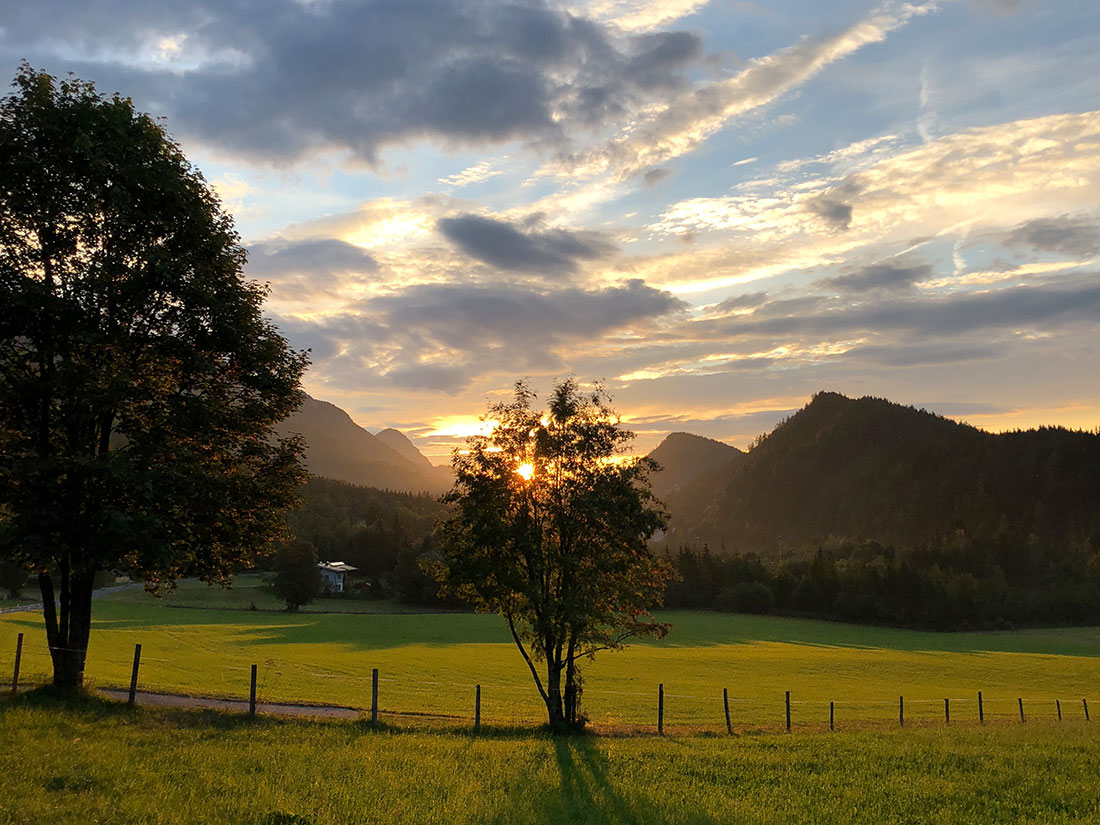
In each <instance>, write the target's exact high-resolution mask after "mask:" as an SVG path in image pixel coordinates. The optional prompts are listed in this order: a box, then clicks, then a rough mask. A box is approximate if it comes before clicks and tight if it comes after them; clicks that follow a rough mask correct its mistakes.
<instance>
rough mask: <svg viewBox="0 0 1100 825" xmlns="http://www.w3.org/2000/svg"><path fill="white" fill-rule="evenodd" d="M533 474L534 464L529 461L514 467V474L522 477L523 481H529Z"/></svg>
mask: <svg viewBox="0 0 1100 825" xmlns="http://www.w3.org/2000/svg"><path fill="white" fill-rule="evenodd" d="M534 474H535V465H534V464H531V463H530V462H525V463H523V464H520V465H519V466H518V467H516V475H518V476H519V477H520V478H522V479H523V480H524V481H530V480H531V476H533V475H534Z"/></svg>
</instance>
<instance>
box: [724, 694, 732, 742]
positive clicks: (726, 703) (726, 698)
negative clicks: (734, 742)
mask: <svg viewBox="0 0 1100 825" xmlns="http://www.w3.org/2000/svg"><path fill="white" fill-rule="evenodd" d="M722 705H723V707H725V709H726V733H733V725H732V724H731V723H730V694H729V691H728V690H727V689H726V688H722Z"/></svg>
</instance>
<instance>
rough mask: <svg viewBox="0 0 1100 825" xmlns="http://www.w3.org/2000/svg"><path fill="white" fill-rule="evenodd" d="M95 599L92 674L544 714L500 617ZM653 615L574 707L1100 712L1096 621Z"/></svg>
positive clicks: (605, 712)
mask: <svg viewBox="0 0 1100 825" xmlns="http://www.w3.org/2000/svg"><path fill="white" fill-rule="evenodd" d="M214 592H215V593H216V592H217V591H214ZM139 596H140V597H142V598H145V601H144V602H140V601H135V598H136V597H139ZM93 615H94V629H93V632H92V640H91V646H90V651H89V662H88V678H89V681H90V682H91V683H92V684H93V685H100V686H126V685H128V684H129V679H130V668H131V663H132V656H133V646H134V644H135V643H141V645H142V666H141V676H140V685H141V686H142V687H143V688H145V689H156V690H163V691H167V692H186V693H194V694H206V695H218V696H226V697H238V698H240V697H245V696H247V692H248V680H249V669H250V665H251V664H253V663H256V664H257V665H258V667H259V680H258V681H259V695H260V700H261V701H267V700H272V701H274V700H280V701H306V702H315V703H329V704H344V705H350V706H353V707H365V706H367V705H368V704H369V702H370V674H371V668H374V667H377V668H379V670H380V674H381V684H380V704H381V709H382V715H383V719H385V720H387V721H395V722H402V723H405V722H408V721H409V720H411V719H418V720H420V722H421V724H426V723H429V722H430V723H433V724H448V725H452V726H465V725H467V724H469V722H470V721H472V715H473V699H474V686H475V685H476V684H481V685H482V719H483V720H484V721H485V722H486V723H488V724H495V725H521V726H522V725H527V726H531V725H536V724H538V723H540V722H541V721H543V710H542V709H541V708H540V705H539V700H538V696H537V694H536V693H535V690H534V687H533V686H532V683H531V677H530V675H529V674H528V673H527V671H526V668H525V666H524V665H523V662H522V660H521V659H520V657H519V655H518V654H517V653H516V651H515V648H514V646H513V645H512V643H511V641H510V639H509V637H508V634H507V631H506V629H505V627H504V625H503V623H502V621H501V620H500V619H499V617H494V616H477V615H469V614H412V615H383V614H376V615H293V614H284V613H264V612H251V611H247V610H244V611H230V610H212V609H207V610H186V609H175V608H170V607H166V606H163V605H162V604H157V603H153V602H151V601H150V600H148V598H147V597H144V596H143V595H142V594H140V593H137V592H123V593H116V594H112V595H110V596H107V597H105V598H103V599H100V600H97V601H96V602H95V605H94V610H93ZM662 618H664V619H666V620H668V621H670V622H672V624H673V629H672V632H671V633H670V634H669V636H668V637H667V638H666V639H664V640H662V641H660V642H648V643H642V644H637V645H634V646H632V647H630V648H629V649H628V650H627V651H625V652H623V653H616V654H601V655H600V656H598V657H597V658H596V660H595V661H593V662H590V663H586V665H585V691H584V699H583V708H584V709H585V711H586V712H587V713H588V715H589V717H590V718H591V720H592V722H593V724H594V725H596V726H597V728H598V729H601V730H606V729H614V730H618V731H624V730H625V731H630V730H638V731H652V730H653V728H654V726H655V724H656V711H657V685H658V683H663V684H664V686H665V725H666V731H668V732H671V733H688V732H702V731H714V732H718V731H724V730H725V722H724V719H723V714H722V689H723V688H727V689H728V690H729V694H730V697H731V703H730V712H731V717H732V723H733V726H734V728H735V729H736V730H740V731H752V730H760V729H764V730H777V729H780V728H781V727H782V726H783V722H784V691H786V690H790V691H791V693H792V722H793V727H794V729H795V731H796V732H805V731H815V730H822V729H825V728H827V726H828V718H829V702H830V701H834V702H835V703H836V722H837V726H838V728H839V729H840V730H846V729H851V728H853V727H868V726H870V727H875V726H879V727H882V728H887V727H890V726H894V727H896V726H897V724H898V697H899V696H902V695H904V697H905V716H906V725H907V727H912V726H917V725H927V726H933V725H936V726H942V725H943V700H944V698H949V699H950V700H951V720H952V723H953V724H957V725H966V724H970V725H976V724H977V706H976V705H977V703H976V696H977V691H979V690H981V691H983V693H984V698H985V712H986V720H987V723H990V724H992V723H1004V724H1007V723H1013V724H1018V718H1019V717H1018V708H1017V699H1018V698H1020V697H1022V698H1023V699H1024V703H1025V711H1026V713H1027V715H1028V719H1029V721H1040V720H1042V719H1051V718H1053V717H1054V716H1055V700H1056V699H1060V700H1061V701H1062V708H1063V712H1064V714H1065V716H1066V718H1067V720H1069V719H1082V718H1083V708H1082V704H1081V700H1082V698H1086V697H1087V698H1088V699H1089V703H1090V706H1091V710H1092V711H1093V713H1094V714H1096V713H1100V694H1098V693H1097V691H1098V686H1100V631H1098V630H1097V629H1096V628H1071V629H1055V630H1034V631H1018V632H997V633H955V634H936V633H920V632H914V631H904V630H891V629H887V628H869V627H859V626H854V625H841V624H834V623H828V622H813V621H803V620H795V619H782V618H774V617H753V616H737V615H726V614H716V613H668V614H665V615H664V616H663V617H662ZM19 632H23V633H25V634H26V640H25V644H24V654H23V675H24V679H25V681H28V682H35V681H37V682H39V683H41V682H43V681H45V680H46V679H47V678H48V674H49V672H50V666H49V656H48V653H47V650H46V645H45V633H44V631H43V629H42V619H41V616H39V615H37V614H34V613H16V614H8V615H5V616H2V617H0V677H2V676H3V675H6V674H10V673H11V670H10V668H11V662H12V658H13V655H14V648H15V637H16V634H17V633H19ZM1096 721H1098V722H1100V719H1097V720H1096ZM987 727H988V725H987Z"/></svg>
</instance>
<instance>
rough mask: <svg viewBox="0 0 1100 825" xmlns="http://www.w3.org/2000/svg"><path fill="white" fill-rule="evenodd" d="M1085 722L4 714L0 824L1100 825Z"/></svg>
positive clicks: (1096, 757) (1093, 755)
mask: <svg viewBox="0 0 1100 825" xmlns="http://www.w3.org/2000/svg"><path fill="white" fill-rule="evenodd" d="M1098 775H1100V731H1097V730H1096V728H1095V726H1089V725H1087V724H1085V723H1084V722H1072V723H1071V722H1066V723H1063V724H1061V725H1059V724H1057V723H1036V724H1031V723H1029V724H1027V725H1018V726H1015V727H996V728H985V729H980V728H975V727H968V728H959V729H946V730H945V729H938V730H933V729H919V730H895V731H891V732H863V733H837V734H832V735H830V734H811V735H795V736H788V735H783V734H764V735H758V736H741V737H726V736H711V737H702V736H699V737H683V738H655V737H634V738H631V737H598V736H588V737H573V738H554V737H551V736H549V735H547V734H545V733H541V732H538V731H532V730H526V731H517V730H508V729H496V730H491V731H487V732H483V733H482V734H481V735H476V736H475V735H473V734H471V733H460V732H441V733H440V732H436V733H428V732H423V731H410V730H401V729H395V728H392V727H389V728H384V729H382V730H378V731H374V730H371V729H370V728H369V727H368V726H366V725H364V724H360V723H348V722H319V721H298V720H277V719H271V718H262V717H261V718H259V719H257V720H254V721H251V720H248V719H247V718H246V717H242V716H240V715H230V714H220V713H215V712H207V711H181V710H152V709H144V708H139V709H137V710H133V711H131V710H127V709H125V708H123V707H121V706H118V705H114V704H111V703H107V702H103V701H101V700H95V699H89V700H86V701H84V702H82V703H79V704H77V705H75V706H74V705H72V704H62V703H60V702H58V701H56V700H55V699H53V698H51V697H49V696H46V695H42V694H39V695H32V696H23V697H20V698H19V699H18V700H0V822H2V823H20V825H24V824H25V825H31V823H34V824H35V825H37V823H46V822H49V823H81V825H83V823H91V822H100V823H241V825H306V823H312V825H328V823H359V822H362V823H373V822H385V823H448V825H449V824H450V823H502V825H503V824H504V823H509V824H510V823H660V822H674V823H723V824H725V823H750V822H752V823H756V822H760V823H855V822H859V823H875V824H876V825H886V824H887V823H951V825H966V824H967V823H1009V822H1011V823H1066V822H1097V821H1100V795H1098V794H1097V793H1096V789H1097V776H1098Z"/></svg>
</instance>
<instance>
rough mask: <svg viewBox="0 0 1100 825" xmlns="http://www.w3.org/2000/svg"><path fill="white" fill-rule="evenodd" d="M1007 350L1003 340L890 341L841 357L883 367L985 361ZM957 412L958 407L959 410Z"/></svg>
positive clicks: (998, 356) (848, 351)
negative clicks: (962, 341)
mask: <svg viewBox="0 0 1100 825" xmlns="http://www.w3.org/2000/svg"><path fill="white" fill-rule="evenodd" d="M1004 354H1005V348H1004V346H1003V344H1001V345H994V344H974V345H961V346H960V345H958V344H946V345H945V344H919V343H908V342H899V343H896V344H891V345H875V346H865V347H853V348H852V349H850V350H846V351H845V352H844V353H843V354H842V355H841V356H840V357H841V358H842V359H844V360H856V361H866V362H870V363H873V364H877V365H879V366H884V367H916V366H929V365H937V364H959V363H965V362H968V361H985V360H989V359H992V358H1000V357H1002V356H1003V355H1004ZM956 413H958V411H956Z"/></svg>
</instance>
